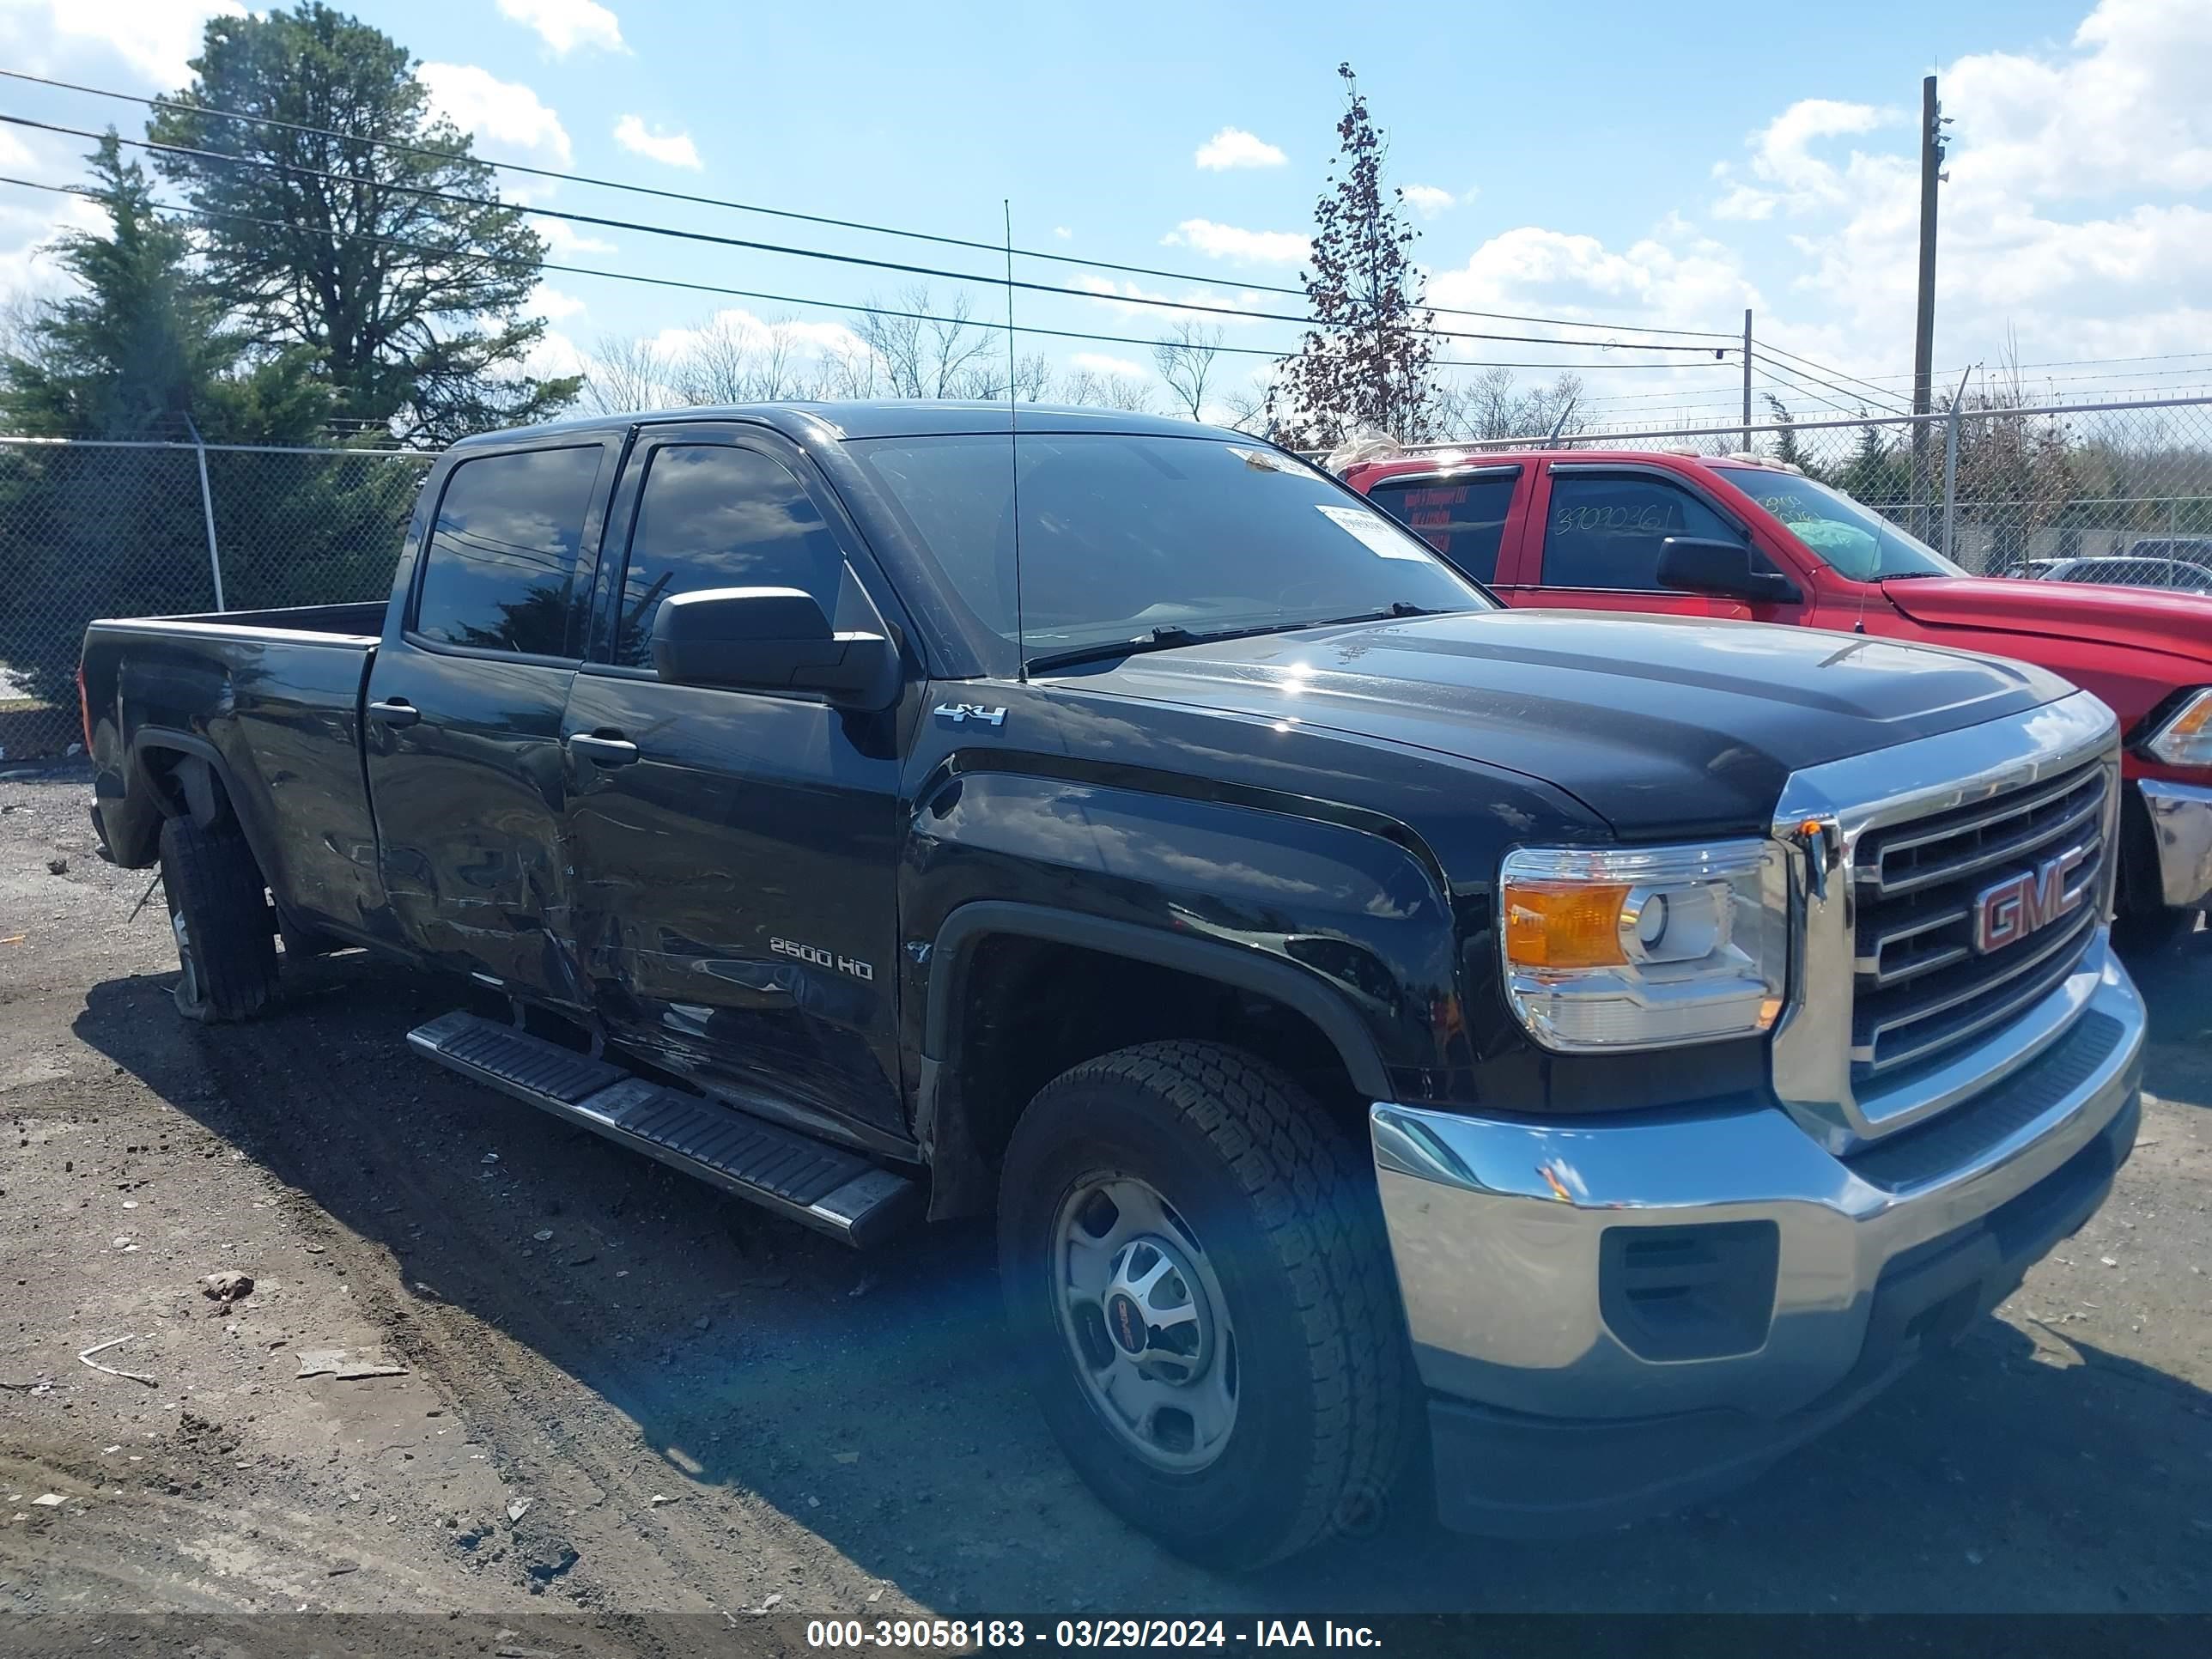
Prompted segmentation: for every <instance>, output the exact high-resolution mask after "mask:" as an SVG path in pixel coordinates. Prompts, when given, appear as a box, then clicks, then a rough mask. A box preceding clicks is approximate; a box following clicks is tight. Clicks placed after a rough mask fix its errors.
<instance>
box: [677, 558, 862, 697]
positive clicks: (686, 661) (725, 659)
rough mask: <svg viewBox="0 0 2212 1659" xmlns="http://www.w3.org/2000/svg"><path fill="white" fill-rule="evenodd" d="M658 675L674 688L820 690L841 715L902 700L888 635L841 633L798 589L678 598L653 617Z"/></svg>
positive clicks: (731, 590)
mask: <svg viewBox="0 0 2212 1659" xmlns="http://www.w3.org/2000/svg"><path fill="white" fill-rule="evenodd" d="M653 671H654V672H655V673H657V674H658V675H659V676H660V678H662V679H664V680H666V681H667V682H669V683H670V684H673V685H714V686H722V687H725V688H726V689H728V690H745V691H815V692H819V693H820V694H821V695H822V696H824V697H826V698H828V699H829V702H832V703H834V704H836V706H837V707H839V708H859V709H878V708H889V707H890V705H891V704H892V703H893V702H896V701H897V698H898V687H899V659H898V648H897V647H896V646H894V645H893V644H892V643H891V642H890V640H888V639H887V638H885V637H884V635H881V634H866V633H854V634H840V633H837V632H836V631H834V630H833V629H831V628H830V626H829V617H826V616H824V615H823V612H822V607H821V606H820V605H817V604H816V603H815V600H814V597H813V595H811V593H805V592H800V591H799V589H798V588H795V587H710V588H706V589H702V591H700V592H696V593H678V594H674V595H672V596H671V597H670V598H668V599H663V600H662V601H661V603H660V609H659V611H656V612H655V613H654V614H653Z"/></svg>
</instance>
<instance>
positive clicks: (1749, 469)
mask: <svg viewBox="0 0 2212 1659" xmlns="http://www.w3.org/2000/svg"><path fill="white" fill-rule="evenodd" d="M1720 470H1721V471H1723V472H1725V473H1727V474H1728V479H1729V483H1732V484H1734V485H1735V487H1736V488H1737V489H1741V491H1743V493H1744V494H1745V495H1748V496H1750V497H1751V498H1752V500H1753V501H1757V502H1758V503H1759V505H1760V506H1761V507H1765V509H1766V510H1767V511H1768V512H1769V513H1772V514H1773V515H1774V516H1775V517H1776V518H1778V519H1779V520H1782V522H1783V523H1784V525H1785V526H1788V527H1789V531H1790V534H1791V535H1793V536H1795V537H1796V538H1797V539H1798V540H1799V541H1801V542H1802V543H1804V544H1805V547H1806V550H1808V552H1810V553H1811V554H1812V555H1813V556H1814V558H1817V559H1821V560H1824V561H1826V562H1827V563H1828V564H1829V565H1831V566H1832V567H1833V568H1835V569H1836V570H1837V571H1838V572H1840V573H1841V574H1844V575H1846V576H1849V577H1850V579H1851V580H1853V581H1861V582H1878V581H1884V580H1890V579H1892V578H1894V577H1899V576H1963V575H1965V574H1966V571H1965V570H1963V569H1962V568H1960V567H1959V566H1957V565H1955V564H1953V563H1952V562H1950V560H1948V559H1947V558H1945V557H1944V556H1942V554H1941V553H1938V552H1937V551H1936V550H1935V549H1934V548H1932V547H1930V546H1929V545H1928V544H1927V543H1925V542H1923V541H1921V540H1919V539H1918V538H1915V537H1912V536H1908V535H1906V534H1905V532H1903V531H1902V530H1899V528H1898V527H1897V526H1895V525H1893V524H1892V523H1891V522H1890V521H1889V520H1887V519H1885V518H1883V517H1882V516H1881V514H1880V513H1875V512H1874V511H1872V510H1871V509H1869V508H1868V507H1861V506H1860V505H1859V504H1858V503H1857V501H1853V500H1852V499H1851V498H1850V496H1848V495H1844V493H1843V492H1842V491H1841V490H1838V489H1829V488H1828V486H1827V485H1826V484H1824V483H1814V481H1813V480H1812V479H1810V478H1807V477H1801V476H1799V475H1798V474H1796V473H1795V472H1776V471H1772V470H1771V469H1769V468H1766V467H1757V466H1727V467H1723V468H1721V469H1720Z"/></svg>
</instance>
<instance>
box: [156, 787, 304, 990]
mask: <svg viewBox="0 0 2212 1659" xmlns="http://www.w3.org/2000/svg"><path fill="white" fill-rule="evenodd" d="M161 890H162V893H163V895H164V896H166V897H167V901H168V906H169V931H170V932H171V933H173V935H174V936H175V938H176V941H177V964H178V967H179V969H180V970H181V971H180V972H179V975H178V978H177V989H176V1001H177V1012H179V1013H180V1014H182V1015H184V1016H185V1018H187V1019H196V1020H202V1021H214V1020H232V1019H250V1018H252V1017H253V1016H254V1015H255V1014H258V1012H261V1010H262V1008H263V1007H264V1006H266V1005H267V1003H268V1001H269V1000H270V997H271V996H273V995H274V994H276V924H275V921H274V919H273V915H272V913H271V911H270V907H269V896H268V891H267V889H266V888H265V887H264V884H263V883H262V879H261V868H260V866H258V864H256V863H255V862H254V860H253V853H252V849H251V848H248V847H247V846H246V838H245V837H244V836H241V835H240V834H239V833H238V832H237V831H236V830H235V829H204V828H203V827H202V826H201V825H199V824H198V823H195V822H193V820H191V818H189V817H175V818H170V819H167V820H166V821H165V822H164V823H162V825H161Z"/></svg>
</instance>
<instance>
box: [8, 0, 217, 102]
mask: <svg viewBox="0 0 2212 1659" xmlns="http://www.w3.org/2000/svg"><path fill="white" fill-rule="evenodd" d="M245 10H246V8H245V7H244V6H243V5H241V4H240V3H239V0H0V45H4V46H6V47H7V49H8V52H9V55H10V56H11V57H13V58H15V59H16V60H17V67H19V68H27V69H38V68H41V67H51V65H50V64H48V63H47V62H46V55H47V54H46V48H50V47H52V46H80V45H90V46H100V47H105V48H106V50H107V51H109V52H113V53H114V54H115V55H116V56H117V57H118V58H121V59H122V60H123V61H124V62H125V64H129V65H130V67H131V70H133V71H134V72H135V73H136V74H137V76H139V78H140V79H141V80H143V81H149V82H153V83H154V84H155V85H156V86H158V87H161V88H162V89H163V90H165V91H167V90H171V89H173V88H178V87H181V86H183V85H184V84H185V82H186V80H188V79H189V78H190V76H191V70H189V69H187V68H186V67H185V64H186V61H187V60H188V59H190V58H197V56H199V50H200V39H201V32H202V30H203V29H204V27H206V24H207V20H208V19H209V18H210V17H213V16H216V15H230V16H236V15H240V14H241V13H243V12H244V11H245Z"/></svg>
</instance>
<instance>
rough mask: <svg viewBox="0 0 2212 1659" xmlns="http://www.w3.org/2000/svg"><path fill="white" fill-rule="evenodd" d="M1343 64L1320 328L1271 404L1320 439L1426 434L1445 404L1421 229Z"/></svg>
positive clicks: (1310, 281)
mask: <svg viewBox="0 0 2212 1659" xmlns="http://www.w3.org/2000/svg"><path fill="white" fill-rule="evenodd" d="M1336 72H1337V73H1338V74H1339V75H1340V76H1342V77H1343V79H1344V86H1345V100H1346V101H1345V111H1344V116H1343V118H1342V119H1340V121H1338V123H1337V124H1336V134H1337V140H1338V151H1337V156H1336V160H1335V161H1334V162H1332V163H1331V164H1330V167H1329V175H1328V187H1327V188H1326V189H1325V190H1323V191H1322V195H1321V198H1320V200H1319V201H1318V202H1316V204H1315V205H1314V239H1313V262H1312V263H1313V269H1312V270H1310V272H1309V271H1302V272H1300V273H1299V277H1298V280H1299V281H1300V282H1301V283H1303V284H1304V287H1305V290H1306V304H1307V308H1308V311H1309V313H1310V315H1311V317H1312V319H1313V320H1314V323H1315V325H1316V326H1314V327H1313V328H1311V329H1310V330H1309V331H1307V333H1306V336H1305V339H1304V343H1303V344H1302V345H1301V347H1300V349H1299V350H1298V353H1297V356H1294V357H1291V358H1290V359H1288V360H1286V361H1285V362H1284V363H1283V365H1282V366H1281V368H1280V369H1279V371H1278V373H1277V375H1276V379H1275V382H1274V385H1273V386H1272V387H1271V388H1270V389H1269V392H1268V396H1267V424H1268V426H1269V428H1271V429H1273V430H1275V431H1278V432H1280V433H1282V434H1283V435H1285V436H1286V437H1288V438H1290V439H1291V440H1292V441H1297V442H1299V443H1302V444H1304V445H1307V446H1310V447H1318V446H1322V445H1327V444H1331V443H1334V442H1336V441H1339V440H1340V439H1342V438H1345V437H1346V436H1349V435H1352V434H1354V433H1358V432H1380V433H1383V434H1385V435H1389V436H1391V437H1395V438H1401V439H1402V438H1415V437H1419V436H1422V435H1425V429H1426V428H1427V426H1428V424H1429V422H1430V420H1431V415H1432V413H1433V411H1434V409H1435V406H1436V383H1435V380H1434V378H1433V376H1432V374H1431V370H1430V360H1431V357H1432V356H1433V355H1434V351H1435V343H1434V339H1433V337H1432V336H1431V332H1430V330H1431V328H1432V327H1433V326H1434V324H1435V320H1436V319H1435V317H1434V315H1433V314H1432V313H1430V312H1428V311H1426V310H1425V309H1424V308H1423V300H1424V297H1425V295H1424V286H1425V285H1424V283H1423V279H1422V276H1421V273H1420V271H1419V269H1418V268H1417V267H1416V266H1415V265H1414V264H1413V244H1414V242H1415V240H1417V239H1418V238H1419V234H1420V233H1419V231H1417V230H1415V229H1414V228H1413V222H1412V220H1411V218H1410V217H1409V216H1408V215H1407V210H1406V203H1405V192H1404V191H1402V190H1400V189H1397V188H1395V187H1393V188H1392V189H1391V190H1390V191H1389V192H1388V194H1387V195H1386V194H1385V192H1384V190H1383V161H1384V159H1385V157H1386V155H1387V153H1388V152H1387V146H1386V145H1385V143H1384V141H1383V135H1382V134H1381V133H1380V132H1379V131H1376V126H1375V123H1374V120H1373V118H1372V117H1370V115H1369V113H1368V110H1367V100H1366V98H1365V97H1364V95H1363V94H1361V92H1360V90H1359V82H1358V78H1357V77H1356V76H1353V74H1352V65H1351V64H1338V65H1337V70H1336Z"/></svg>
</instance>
